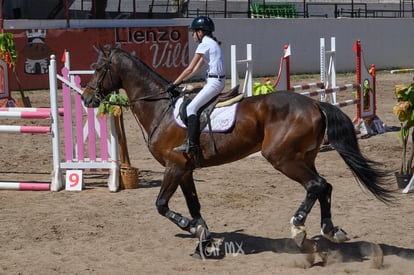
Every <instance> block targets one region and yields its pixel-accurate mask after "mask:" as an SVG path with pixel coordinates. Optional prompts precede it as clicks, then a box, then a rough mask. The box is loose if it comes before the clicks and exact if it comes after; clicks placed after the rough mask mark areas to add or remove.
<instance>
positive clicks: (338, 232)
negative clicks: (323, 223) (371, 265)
mask: <svg viewBox="0 0 414 275" xmlns="http://www.w3.org/2000/svg"><path fill="white" fill-rule="evenodd" d="M321 233H322V236H323V237H324V238H326V239H328V240H330V241H331V242H333V243H343V242H346V241H349V240H350V239H351V237H349V235H348V234H347V233H346V232H345V230H343V229H342V228H339V227H337V226H335V227H334V229H333V230H331V231H330V232H329V233H326V234H325V233H323V231H321Z"/></svg>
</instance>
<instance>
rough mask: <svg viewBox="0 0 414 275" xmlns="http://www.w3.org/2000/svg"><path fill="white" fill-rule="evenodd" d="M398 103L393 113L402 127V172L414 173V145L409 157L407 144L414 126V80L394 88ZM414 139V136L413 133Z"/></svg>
mask: <svg viewBox="0 0 414 275" xmlns="http://www.w3.org/2000/svg"><path fill="white" fill-rule="evenodd" d="M394 93H395V97H396V98H397V103H396V104H395V105H394V107H393V113H394V114H395V115H396V116H397V118H398V120H399V121H400V123H401V129H400V131H399V132H398V137H399V138H400V139H401V141H402V146H403V152H402V164H401V169H400V174H404V175H408V174H412V162H413V158H414V147H413V148H412V150H411V154H410V157H409V158H408V159H407V157H406V155H407V144H408V138H409V136H410V130H411V128H412V127H413V126H414V81H413V82H412V83H411V84H410V85H402V84H400V85H396V86H395V89H394ZM411 139H412V141H413V139H414V136H413V134H411Z"/></svg>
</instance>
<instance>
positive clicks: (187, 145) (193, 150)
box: [173, 139, 199, 155]
mask: <svg viewBox="0 0 414 275" xmlns="http://www.w3.org/2000/svg"><path fill="white" fill-rule="evenodd" d="M198 150H199V146H198V144H195V143H193V142H191V141H190V140H188V139H187V140H186V141H185V142H184V143H183V144H181V145H180V146H178V147H175V148H174V149H173V151H174V152H182V153H186V154H192V155H196V154H197V153H198Z"/></svg>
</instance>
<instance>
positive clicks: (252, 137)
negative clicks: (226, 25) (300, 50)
mask: <svg viewBox="0 0 414 275" xmlns="http://www.w3.org/2000/svg"><path fill="white" fill-rule="evenodd" d="M101 50H102V56H103V57H102V58H101V59H100V60H98V63H97V64H98V65H97V68H96V71H95V73H94V75H93V76H92V78H91V80H90V82H89V83H88V84H87V87H86V88H85V90H84V94H83V100H84V103H85V105H86V106H88V107H97V106H98V105H99V104H100V101H101V100H102V98H104V97H105V95H107V94H108V93H110V92H112V91H117V90H118V89H120V88H123V89H124V90H125V91H126V94H127V96H128V99H129V102H130V106H131V110H132V112H133V113H134V115H135V116H136V118H137V119H138V120H139V123H140V124H141V125H142V127H143V129H144V130H145V132H146V134H147V142H148V144H147V145H148V148H149V150H150V152H151V153H152V155H153V156H154V158H155V159H156V160H157V161H158V162H159V163H160V164H162V165H163V166H164V167H165V172H164V178H163V182H162V185H161V189H160V192H159V195H158V197H157V200H156V207H157V209H158V212H159V213H160V214H161V215H163V216H165V217H167V218H168V219H170V220H171V221H172V222H173V223H175V224H176V225H178V226H179V227H180V228H181V229H183V230H185V231H188V232H190V233H191V234H192V235H194V236H199V235H200V234H203V233H204V234H203V235H204V236H205V238H206V239H207V240H209V236H210V235H209V233H208V230H207V225H206V223H205V221H204V220H203V218H202V216H201V213H200V203H199V200H198V197H197V192H196V188H195V185H194V180H193V171H194V169H195V168H196V162H195V161H194V159H193V158H192V157H191V155H187V154H185V153H178V152H174V151H173V148H174V147H176V146H178V145H180V144H181V143H182V142H183V140H184V139H185V137H186V131H185V130H183V129H182V128H180V127H179V126H177V125H176V123H174V120H173V114H172V113H173V107H172V106H173V104H172V102H174V101H175V99H176V95H173V94H170V93H168V92H166V91H165V87H166V85H167V84H168V81H167V80H165V79H164V78H162V77H161V76H160V75H158V74H157V73H155V72H154V71H153V70H151V69H150V68H149V67H148V66H147V65H145V64H144V63H143V62H142V61H140V60H138V59H136V58H135V57H133V56H132V55H131V54H129V53H128V52H125V51H123V50H121V49H115V48H112V49H108V48H103V47H101ZM325 133H327V136H328V139H329V141H330V143H331V144H332V145H333V146H334V148H335V149H336V151H337V152H338V153H339V154H340V155H341V157H342V159H343V160H344V161H345V163H346V164H347V165H348V166H349V168H350V169H351V171H352V172H353V174H354V175H355V177H356V178H357V179H358V181H359V182H360V183H361V184H362V185H363V186H364V187H365V188H367V189H368V190H369V191H370V192H371V193H372V194H373V195H374V196H375V197H376V198H378V199H379V200H380V201H383V202H385V203H390V202H392V200H393V195H392V194H391V191H389V190H388V189H387V188H386V186H385V185H386V184H387V181H386V176H387V175H388V173H385V172H384V171H381V170H379V168H378V167H377V166H378V164H379V163H377V162H374V161H371V160H368V159H367V158H365V157H364V156H363V155H362V154H361V152H360V150H359V146H358V141H357V138H356V136H355V130H354V126H353V123H352V121H351V120H350V119H349V118H348V117H347V116H346V115H345V114H344V113H343V112H342V111H341V110H340V109H339V108H337V107H335V106H332V105H330V104H328V103H323V102H318V101H315V100H313V99H311V98H309V97H306V96H302V95H299V94H296V93H293V92H276V93H273V94H270V95H260V96H254V97H247V98H244V99H243V100H242V101H241V102H240V103H239V106H238V111H237V115H236V123H235V125H234V126H233V127H232V128H231V130H229V131H228V132H225V133H214V134H213V137H214V141H215V144H216V150H213V149H212V148H211V137H210V135H209V134H208V133H207V134H206V133H202V134H201V136H200V148H201V150H200V151H201V155H200V157H199V165H200V167H208V166H214V165H221V164H224V163H228V162H232V161H236V160H239V159H241V158H244V157H247V156H249V155H250V154H252V153H255V152H258V151H261V153H262V155H263V157H264V158H266V159H267V160H268V161H269V162H270V164H271V165H273V167H274V168H275V169H277V170H279V171H280V172H282V173H283V174H285V175H286V176H287V177H288V178H290V179H292V180H294V181H297V182H299V183H300V184H301V185H302V186H303V187H304V188H305V190H306V196H305V199H304V201H303V202H302V203H301V205H300V206H299V208H298V210H297V211H296V213H295V214H294V215H293V217H292V219H291V226H292V235H293V238H294V240H295V241H296V243H297V245H298V246H301V245H302V244H303V241H304V240H305V237H306V231H305V226H304V225H305V221H306V218H307V216H308V214H309V213H310V211H311V209H312V207H313V205H314V203H315V202H316V201H319V204H320V209H321V213H320V215H321V231H322V235H323V236H324V237H326V238H328V239H329V240H331V241H334V242H342V241H345V240H347V239H348V238H347V236H346V233H345V232H344V231H342V230H341V229H339V228H337V227H335V226H334V225H333V222H332V217H331V192H332V186H331V184H329V183H328V182H327V181H326V180H325V179H324V178H322V177H321V176H320V175H319V174H318V172H317V170H316V168H315V158H316V155H317V154H318V152H319V148H320V145H321V143H322V142H323V140H324V136H325ZM178 186H180V187H181V190H182V192H183V193H184V196H185V200H186V203H187V206H188V209H189V213H190V215H191V217H192V219H189V218H187V217H185V216H183V215H181V214H179V213H177V212H174V211H172V210H170V208H169V206H168V202H169V200H170V199H171V197H172V195H173V194H174V192H175V191H176V190H177V188H178Z"/></svg>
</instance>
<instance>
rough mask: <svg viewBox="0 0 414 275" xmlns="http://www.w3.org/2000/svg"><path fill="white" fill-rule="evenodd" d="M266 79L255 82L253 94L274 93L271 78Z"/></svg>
mask: <svg viewBox="0 0 414 275" xmlns="http://www.w3.org/2000/svg"><path fill="white" fill-rule="evenodd" d="M264 80H265V82H264V83H260V82H255V83H254V84H253V95H265V94H270V93H273V92H274V91H275V88H274V87H273V85H272V83H271V81H270V78H269V77H266V78H265V79H264Z"/></svg>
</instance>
